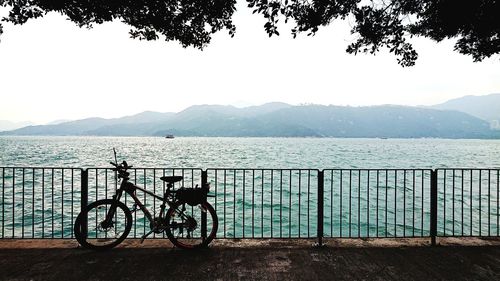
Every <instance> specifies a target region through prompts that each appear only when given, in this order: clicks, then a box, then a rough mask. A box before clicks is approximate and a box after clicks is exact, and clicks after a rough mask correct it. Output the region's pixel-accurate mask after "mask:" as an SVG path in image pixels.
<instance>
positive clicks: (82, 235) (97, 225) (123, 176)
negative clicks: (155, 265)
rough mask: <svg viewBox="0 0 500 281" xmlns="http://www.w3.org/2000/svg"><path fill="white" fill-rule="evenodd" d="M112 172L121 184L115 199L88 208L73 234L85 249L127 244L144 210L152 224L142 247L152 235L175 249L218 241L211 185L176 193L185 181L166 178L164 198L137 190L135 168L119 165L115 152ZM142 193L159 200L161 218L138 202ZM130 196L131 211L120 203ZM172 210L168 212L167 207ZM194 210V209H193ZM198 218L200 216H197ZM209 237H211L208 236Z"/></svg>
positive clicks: (98, 202) (143, 237) (193, 247)
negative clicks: (162, 235)
mask: <svg viewBox="0 0 500 281" xmlns="http://www.w3.org/2000/svg"><path fill="white" fill-rule="evenodd" d="M113 151H114V154H115V162H110V164H111V165H113V166H114V168H113V171H115V172H116V173H117V174H118V178H119V179H120V180H121V183H120V187H119V188H118V189H117V190H116V194H115V195H113V196H112V199H103V200H98V201H95V202H93V203H91V204H89V205H88V206H87V207H86V208H85V209H84V210H83V211H82V212H81V213H80V214H79V215H78V216H77V218H76V220H75V225H74V234H75V237H76V240H77V241H78V243H80V245H81V246H82V247H84V248H88V249H95V250H100V249H110V248H113V247H115V246H117V245H118V244H120V243H121V242H123V240H125V238H126V237H127V235H128V234H129V233H130V230H131V228H132V212H135V211H137V210H141V211H142V212H143V213H144V215H145V217H146V218H147V219H148V221H149V224H150V231H149V232H148V233H146V234H144V235H143V236H142V237H141V243H142V242H143V241H144V239H145V238H146V237H147V236H149V235H151V234H152V233H156V234H160V233H163V232H165V233H166V235H167V237H168V239H169V240H170V241H171V242H172V244H174V245H175V246H177V247H179V248H182V249H196V248H201V247H206V246H208V244H209V243H210V242H211V241H212V240H213V239H214V238H215V235H216V233H217V227H218V218H217V214H216V213H215V210H214V208H213V207H212V205H210V204H209V203H208V202H207V197H215V196H212V195H208V192H209V190H210V184H208V183H207V184H205V185H204V186H202V187H201V188H184V187H182V188H179V189H177V190H173V189H172V188H173V186H174V183H176V182H179V181H182V179H183V177H182V176H164V177H161V178H160V179H161V180H163V181H164V182H166V183H167V189H166V191H165V193H164V195H163V197H162V196H158V195H156V194H154V193H153V192H150V191H147V190H145V189H144V188H141V187H139V186H136V185H135V184H133V183H131V182H129V176H130V173H129V172H127V170H128V169H131V168H132V166H128V164H127V162H126V161H123V162H122V163H121V164H117V162H118V161H117V160H116V151H115V150H114V149H113ZM137 190H140V191H142V192H145V193H146V194H148V195H150V196H153V197H154V198H155V199H157V200H160V201H161V202H162V203H161V205H160V212H159V216H157V217H153V216H152V215H151V213H150V212H149V210H148V209H147V208H146V206H144V204H142V202H141V201H140V200H139V199H138V198H137V196H136V191H137ZM124 192H126V193H128V194H129V195H130V196H131V197H132V199H133V201H134V205H133V207H132V208H133V210H132V211H131V210H130V209H129V208H128V207H127V206H126V205H125V204H124V203H123V202H121V201H120V199H121V198H122V195H123V193H124ZM186 204H188V205H190V206H197V207H198V208H199V209H200V210H201V212H196V214H195V212H194V211H192V212H191V214H188V212H186ZM167 205H168V206H169V209H168V210H167V211H166V212H165V209H166V206H167ZM192 210H195V209H192ZM196 215H198V216H196ZM207 234H208V235H207Z"/></svg>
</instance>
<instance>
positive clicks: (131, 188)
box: [106, 178, 175, 224]
mask: <svg viewBox="0 0 500 281" xmlns="http://www.w3.org/2000/svg"><path fill="white" fill-rule="evenodd" d="M167 186H168V185H167ZM171 187H172V186H168V187H167V190H166V191H165V195H164V197H161V196H158V195H156V194H154V193H153V192H151V191H147V190H145V189H144V188H141V187H139V186H137V185H135V184H133V183H131V182H129V181H128V179H126V178H124V179H123V180H122V182H121V184H120V188H118V189H117V190H116V195H113V199H114V200H116V201H120V198H121V197H122V195H123V192H126V193H128V194H129V195H130V197H132V199H133V200H134V204H135V205H136V206H137V207H139V209H140V210H141V211H142V212H143V213H144V215H145V216H146V218H147V219H148V220H149V222H150V223H151V224H153V223H154V218H153V216H152V215H151V213H150V212H149V210H148V209H147V208H146V206H144V204H142V202H141V200H139V198H138V197H137V196H136V191H137V190H140V191H143V192H145V193H146V194H148V195H151V196H153V197H154V198H155V199H158V200H160V201H161V202H162V204H161V205H160V215H159V217H162V216H163V214H164V212H165V206H166V205H168V206H169V207H170V206H172V204H173V202H174V201H169V200H168V197H169V196H171V195H173V194H174V193H175V191H172V190H170V188H171ZM115 210H116V205H114V206H113V205H112V206H111V208H110V210H109V212H108V214H107V216H106V221H111V219H112V218H113V216H114V215H115V214H114V212H115Z"/></svg>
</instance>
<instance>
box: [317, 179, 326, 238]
mask: <svg viewBox="0 0 500 281" xmlns="http://www.w3.org/2000/svg"><path fill="white" fill-rule="evenodd" d="M324 178H325V176H324V171H323V170H321V171H318V225H317V230H318V232H317V233H318V246H319V247H321V246H323V219H324V201H325V200H324V199H325V198H324V193H325V190H324V189H325V188H324V187H325V183H324Z"/></svg>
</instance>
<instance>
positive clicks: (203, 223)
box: [201, 170, 208, 241]
mask: <svg viewBox="0 0 500 281" xmlns="http://www.w3.org/2000/svg"><path fill="white" fill-rule="evenodd" d="M207 183H208V175H207V171H206V170H201V187H202V188H204V187H205V186H206V185H207ZM201 238H202V239H203V241H205V239H206V238H207V212H204V211H202V212H201Z"/></svg>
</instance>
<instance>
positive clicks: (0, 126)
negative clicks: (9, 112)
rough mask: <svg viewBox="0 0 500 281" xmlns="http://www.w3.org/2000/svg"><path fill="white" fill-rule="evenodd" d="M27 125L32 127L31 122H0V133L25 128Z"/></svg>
mask: <svg viewBox="0 0 500 281" xmlns="http://www.w3.org/2000/svg"><path fill="white" fill-rule="evenodd" d="M29 125H33V123H32V122H29V121H24V122H11V121H7V120H0V132H1V131H10V130H15V129H18V128H22V127H26V126H29Z"/></svg>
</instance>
